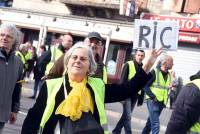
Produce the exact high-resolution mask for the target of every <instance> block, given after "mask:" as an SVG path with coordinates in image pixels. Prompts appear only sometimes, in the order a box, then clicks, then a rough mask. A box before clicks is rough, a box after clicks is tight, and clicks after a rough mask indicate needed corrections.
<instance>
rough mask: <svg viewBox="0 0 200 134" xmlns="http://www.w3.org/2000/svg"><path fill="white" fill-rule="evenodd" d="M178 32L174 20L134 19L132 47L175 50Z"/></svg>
mask: <svg viewBox="0 0 200 134" xmlns="http://www.w3.org/2000/svg"><path fill="white" fill-rule="evenodd" d="M178 32H179V26H178V23H177V22H175V21H157V20H135V36H134V45H133V48H146V49H150V48H153V49H154V48H157V49H158V48H161V47H162V48H163V49H167V50H176V49H177V44H178Z"/></svg>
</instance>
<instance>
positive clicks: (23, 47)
mask: <svg viewBox="0 0 200 134" xmlns="http://www.w3.org/2000/svg"><path fill="white" fill-rule="evenodd" d="M27 53H28V47H27V45H26V44H20V46H19V48H18V51H16V52H15V55H16V56H18V57H19V58H20V59H21V61H22V63H23V65H24V69H23V76H22V77H23V78H24V77H25V74H26V70H27V69H28V63H27V59H26V57H25V56H26V54H27Z"/></svg>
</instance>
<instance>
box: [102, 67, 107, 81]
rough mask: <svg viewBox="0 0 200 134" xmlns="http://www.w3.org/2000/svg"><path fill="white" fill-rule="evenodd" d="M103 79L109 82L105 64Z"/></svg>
mask: <svg viewBox="0 0 200 134" xmlns="http://www.w3.org/2000/svg"><path fill="white" fill-rule="evenodd" d="M103 81H104V83H105V84H107V82H108V77H107V70H106V67H105V66H103Z"/></svg>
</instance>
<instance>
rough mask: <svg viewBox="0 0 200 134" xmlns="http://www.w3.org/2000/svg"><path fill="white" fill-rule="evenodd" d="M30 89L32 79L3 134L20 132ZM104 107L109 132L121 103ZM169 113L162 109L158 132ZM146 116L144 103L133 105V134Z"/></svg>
mask: <svg viewBox="0 0 200 134" xmlns="http://www.w3.org/2000/svg"><path fill="white" fill-rule="evenodd" d="M32 89H33V81H31V82H29V83H27V84H25V85H24V88H23V91H22V98H21V110H20V112H19V114H18V120H17V122H16V123H15V124H9V123H8V124H6V126H5V129H4V132H3V134H20V132H21V126H22V123H23V120H24V119H25V117H26V114H27V111H28V109H29V108H30V107H32V105H33V104H34V100H33V99H29V98H28V97H29V96H31V95H32ZM106 109H107V117H108V124H109V131H110V132H111V131H112V129H113V128H114V127H115V125H116V123H117V121H118V120H119V118H120V116H121V111H122V106H121V103H119V102H118V103H112V104H106ZM170 115H171V110H169V109H164V110H163V112H162V114H161V117H160V122H161V127H160V130H161V131H160V134H164V132H165V129H166V126H167V122H168V120H169V118H170ZM147 117H148V111H147V108H146V103H144V104H143V106H141V107H135V109H134V111H133V114H132V131H133V134H140V133H141V131H142V129H143V127H144V126H145V123H146V119H147ZM122 134H124V132H122Z"/></svg>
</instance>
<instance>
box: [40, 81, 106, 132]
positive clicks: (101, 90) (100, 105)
mask: <svg viewBox="0 0 200 134" xmlns="http://www.w3.org/2000/svg"><path fill="white" fill-rule="evenodd" d="M63 81H64V77H62V78H57V79H50V80H47V81H46V84H47V91H48V98H47V105H46V108H45V111H44V113H43V116H42V120H41V123H40V128H39V131H38V134H42V131H43V128H44V126H45V124H46V122H47V121H48V120H49V118H50V116H51V114H52V113H53V109H54V106H55V96H56V94H57V92H58V91H59V89H60V87H61V85H62V83H63ZM88 84H89V85H90V86H91V87H92V90H93V92H94V95H95V102H96V105H97V109H98V114H99V118H100V123H101V126H102V128H103V129H104V133H105V134H109V131H108V125H107V118H106V113H105V106H104V98H105V84H104V82H103V81H102V80H101V79H99V78H92V77H88Z"/></svg>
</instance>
